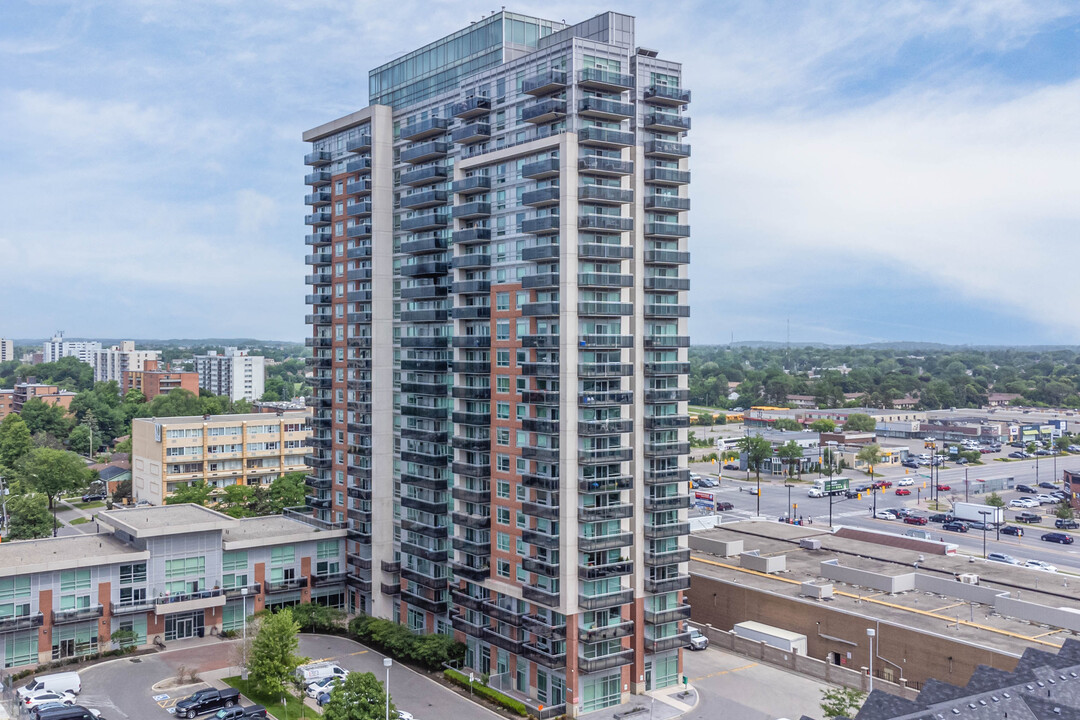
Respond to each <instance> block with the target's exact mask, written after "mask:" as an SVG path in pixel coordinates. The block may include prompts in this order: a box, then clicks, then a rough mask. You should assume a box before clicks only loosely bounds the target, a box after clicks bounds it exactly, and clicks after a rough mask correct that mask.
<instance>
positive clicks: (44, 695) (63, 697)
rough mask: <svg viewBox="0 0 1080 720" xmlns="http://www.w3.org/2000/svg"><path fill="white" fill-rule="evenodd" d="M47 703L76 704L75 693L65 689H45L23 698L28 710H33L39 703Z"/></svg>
mask: <svg viewBox="0 0 1080 720" xmlns="http://www.w3.org/2000/svg"><path fill="white" fill-rule="evenodd" d="M45 703H60V704H61V705H74V704H75V694H74V693H70V692H66V691H64V690H43V691H41V692H37V693H34V694H33V695H27V696H26V697H25V698H23V704H24V705H26V709H27V710H33V709H34V708H36V707H37V706H38V705H44V704H45Z"/></svg>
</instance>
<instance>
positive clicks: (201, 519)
mask: <svg viewBox="0 0 1080 720" xmlns="http://www.w3.org/2000/svg"><path fill="white" fill-rule="evenodd" d="M98 518H99V519H100V521H101V523H103V524H105V525H109V526H110V527H114V528H116V529H117V530H123V531H125V532H127V533H128V534H130V535H132V536H133V537H137V538H146V537H157V536H161V535H178V534H182V533H191V532H208V531H212V530H224V529H225V528H227V527H230V526H232V525H233V524H235V523H236V522H237V520H236V519H235V518H231V517H229V516H228V515H225V514H223V513H219V512H217V511H216V510H211V509H210V508H205V507H202V506H201V505H192V504H190V503H184V504H180V505H159V506H151V507H135V508H123V509H117V510H106V511H104V512H99V513H98Z"/></svg>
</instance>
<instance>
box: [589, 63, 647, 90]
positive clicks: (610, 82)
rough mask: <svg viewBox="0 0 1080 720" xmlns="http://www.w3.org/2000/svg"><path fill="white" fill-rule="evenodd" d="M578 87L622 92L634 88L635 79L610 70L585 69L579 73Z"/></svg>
mask: <svg viewBox="0 0 1080 720" xmlns="http://www.w3.org/2000/svg"><path fill="white" fill-rule="evenodd" d="M578 85H580V86H581V87H585V88H592V89H595V90H603V91H605V92H621V91H623V90H629V89H630V88H632V87H634V78H633V76H631V75H623V74H621V73H616V72H611V71H609V70H601V69H599V68H585V69H584V70H582V71H581V72H580V73H578Z"/></svg>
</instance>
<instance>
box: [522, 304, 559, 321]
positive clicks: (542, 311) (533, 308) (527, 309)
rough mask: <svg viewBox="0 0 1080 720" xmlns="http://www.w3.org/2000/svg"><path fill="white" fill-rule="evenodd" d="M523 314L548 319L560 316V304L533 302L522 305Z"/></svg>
mask: <svg viewBox="0 0 1080 720" xmlns="http://www.w3.org/2000/svg"><path fill="white" fill-rule="evenodd" d="M521 314H522V315H526V316H529V317H547V316H550V315H558V314H559V303H557V302H533V303H522V305H521Z"/></svg>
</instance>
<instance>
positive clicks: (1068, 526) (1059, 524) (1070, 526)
mask: <svg viewBox="0 0 1080 720" xmlns="http://www.w3.org/2000/svg"><path fill="white" fill-rule="evenodd" d="M1054 527H1056V528H1057V529H1058V530H1076V529H1078V528H1080V523H1078V522H1076V521H1075V520H1071V519H1070V520H1066V519H1065V518H1058V519H1057V520H1055V521H1054Z"/></svg>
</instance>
